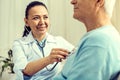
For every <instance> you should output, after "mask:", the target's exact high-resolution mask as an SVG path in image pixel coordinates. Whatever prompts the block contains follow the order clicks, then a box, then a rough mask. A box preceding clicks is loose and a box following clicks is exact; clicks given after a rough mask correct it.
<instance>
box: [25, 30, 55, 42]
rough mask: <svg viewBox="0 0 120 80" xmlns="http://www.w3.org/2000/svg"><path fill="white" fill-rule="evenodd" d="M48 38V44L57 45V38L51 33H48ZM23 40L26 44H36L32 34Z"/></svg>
mask: <svg viewBox="0 0 120 80" xmlns="http://www.w3.org/2000/svg"><path fill="white" fill-rule="evenodd" d="M46 38H47V39H46V42H47V43H55V42H56V41H55V38H54V37H53V36H52V35H50V34H49V33H46ZM23 39H24V44H29V43H33V42H36V41H35V39H34V37H33V35H32V32H30V33H29V34H28V36H27V37H24V38H23Z"/></svg>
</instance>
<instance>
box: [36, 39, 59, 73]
mask: <svg viewBox="0 0 120 80" xmlns="http://www.w3.org/2000/svg"><path fill="white" fill-rule="evenodd" d="M36 42H37V45H38V47H39V50H40V49H41V51H42V56H43V58H44V57H45V53H44V47H45V45H46V39H45V40H44V41H43V42H42V44H40V43H39V42H38V40H36ZM57 64H58V62H56V63H55V65H54V66H53V67H52V68H51V69H48V68H47V66H46V67H45V68H46V69H47V71H52V70H53V69H54V68H55V67H56V66H57Z"/></svg>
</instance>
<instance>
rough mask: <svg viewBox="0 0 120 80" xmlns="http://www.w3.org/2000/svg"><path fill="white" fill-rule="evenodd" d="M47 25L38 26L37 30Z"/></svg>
mask: <svg viewBox="0 0 120 80" xmlns="http://www.w3.org/2000/svg"><path fill="white" fill-rule="evenodd" d="M44 27H45V25H41V26H37V27H36V28H37V29H39V28H44Z"/></svg>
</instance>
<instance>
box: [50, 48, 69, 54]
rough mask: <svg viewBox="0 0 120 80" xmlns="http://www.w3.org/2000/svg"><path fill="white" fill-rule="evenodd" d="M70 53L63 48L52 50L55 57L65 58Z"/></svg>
mask: <svg viewBox="0 0 120 80" xmlns="http://www.w3.org/2000/svg"><path fill="white" fill-rule="evenodd" d="M68 53H69V51H67V50H65V49H61V48H54V49H52V50H51V54H54V55H63V56H68Z"/></svg>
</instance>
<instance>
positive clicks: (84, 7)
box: [71, 0, 96, 22]
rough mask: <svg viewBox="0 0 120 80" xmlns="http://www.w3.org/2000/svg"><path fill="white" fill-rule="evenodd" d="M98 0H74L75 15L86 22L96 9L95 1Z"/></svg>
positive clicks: (72, 2)
mask: <svg viewBox="0 0 120 80" xmlns="http://www.w3.org/2000/svg"><path fill="white" fill-rule="evenodd" d="M95 1H96V0H72V1H71V4H72V5H73V10H74V14H73V17H74V18H75V19H77V20H79V21H82V22H84V21H85V19H88V18H89V17H90V16H92V13H93V11H94V3H95Z"/></svg>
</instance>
